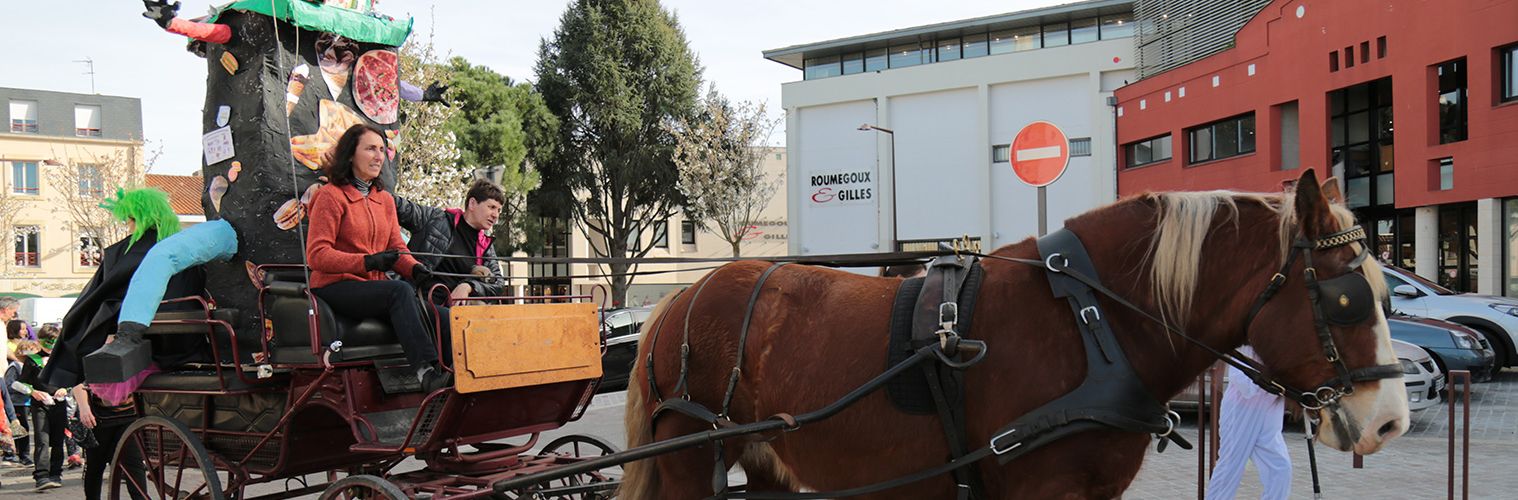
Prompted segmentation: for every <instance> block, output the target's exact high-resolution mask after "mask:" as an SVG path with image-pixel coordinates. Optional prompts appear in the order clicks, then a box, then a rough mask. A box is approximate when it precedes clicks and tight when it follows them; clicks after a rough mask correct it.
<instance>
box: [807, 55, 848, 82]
mask: <svg viewBox="0 0 1518 500" xmlns="http://www.w3.org/2000/svg"><path fill="white" fill-rule="evenodd" d="M841 74H843V70H842V68H840V67H839V66H838V56H827V57H813V58H809V59H807V60H806V74H805V76H804V78H805V79H807V80H816V79H818V78H827V77H830V76H838V75H841Z"/></svg>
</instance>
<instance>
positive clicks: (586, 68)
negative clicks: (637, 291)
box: [536, 0, 701, 304]
mask: <svg viewBox="0 0 1518 500" xmlns="http://www.w3.org/2000/svg"><path fill="white" fill-rule="evenodd" d="M536 72H537V77H538V82H537V88H538V91H539V92H540V93H541V94H542V95H543V100H544V101H545V102H546V103H547V105H548V109H549V110H550V111H552V112H553V114H554V115H556V116H558V117H559V125H558V128H557V133H556V134H555V136H556V138H555V141H554V142H553V143H552V144H551V145H549V149H547V150H546V152H545V153H546V154H545V155H544V156H543V157H542V158H541V162H540V163H538V165H537V166H538V168H539V169H541V171H542V173H543V181H544V184H543V189H542V191H543V192H541V193H539V194H540V195H541V196H539V197H537V199H536V201H538V202H539V203H540V206H539V207H538V210H539V211H540V213H543V214H545V215H549V216H567V217H569V218H571V219H573V221H574V223H575V225H576V226H578V227H579V228H580V229H582V230H583V231H584V233H585V234H586V236H587V237H589V238H590V239H591V240H592V241H591V245H590V246H591V250H592V252H593V253H594V254H596V255H598V256H604V257H611V258H622V259H628V258H640V257H643V256H645V255H647V254H648V252H649V250H650V249H651V248H653V242H652V241H651V238H645V237H644V233H645V232H649V230H651V229H652V228H653V227H654V226H655V224H659V223H663V222H665V220H666V219H668V218H669V217H670V216H672V215H674V214H675V213H676V212H678V211H679V210H680V207H681V206H682V204H683V203H684V201H685V200H684V196H683V195H682V194H681V193H680V190H679V188H678V185H677V184H678V182H677V181H678V178H679V175H678V173H677V169H676V168H675V162H674V156H675V153H674V151H675V139H674V137H673V136H672V134H671V133H670V132H669V130H668V129H667V128H666V127H665V125H666V124H668V123H670V122H672V121H679V120H682V119H686V118H688V117H691V116H693V115H694V113H695V110H696V101H697V97H698V94H699V86H700V82H701V68H700V65H699V63H698V62H697V61H696V56H695V54H694V53H693V52H691V50H690V47H689V45H688V44H687V43H686V40H685V33H684V32H683V31H682V30H681V29H680V25H679V22H678V20H677V19H676V18H675V15H674V14H672V13H670V12H669V11H667V10H665V9H664V8H663V7H662V6H660V5H659V3H658V2H657V1H653V0H576V1H574V2H572V3H571V4H570V6H569V8H568V9H566V10H565V11H564V15H563V17H561V18H560V21H559V27H558V29H556V30H555V31H554V33H553V36H552V38H551V39H545V40H543V42H542V43H541V45H540V46H539V48H538V63H537V68H536ZM608 267H609V268H610V276H609V278H608V281H609V282H610V284H611V295H612V300H613V302H614V303H617V304H621V303H625V301H626V298H627V289H628V285H629V284H630V279H629V277H628V276H627V275H626V274H625V273H627V272H628V271H629V270H630V269H633V266H631V265H629V264H625V263H623V264H611V265H609V266H608Z"/></svg>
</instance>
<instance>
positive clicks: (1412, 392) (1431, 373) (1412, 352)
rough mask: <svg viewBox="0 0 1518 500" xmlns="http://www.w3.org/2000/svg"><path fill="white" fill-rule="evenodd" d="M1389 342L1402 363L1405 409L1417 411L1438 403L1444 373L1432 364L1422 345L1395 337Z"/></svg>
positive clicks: (1442, 392)
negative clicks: (1405, 389)
mask: <svg viewBox="0 0 1518 500" xmlns="http://www.w3.org/2000/svg"><path fill="white" fill-rule="evenodd" d="M1391 342H1392V347H1393V348H1395V349H1396V351H1397V361H1398V362H1399V363H1401V364H1402V383H1403V384H1406V385H1407V409H1408V410H1412V411H1417V410H1422V409H1424V408H1428V407H1430V406H1434V405H1437V404H1439V401H1440V400H1442V399H1443V394H1444V374H1443V373H1441V372H1440V371H1439V367H1438V366H1435V365H1434V359H1433V358H1430V357H1429V356H1428V352H1427V351H1424V350H1423V348H1422V347H1418V346H1415V345H1412V344H1409V343H1407V342H1403V341H1400V340H1396V339H1392V341H1391Z"/></svg>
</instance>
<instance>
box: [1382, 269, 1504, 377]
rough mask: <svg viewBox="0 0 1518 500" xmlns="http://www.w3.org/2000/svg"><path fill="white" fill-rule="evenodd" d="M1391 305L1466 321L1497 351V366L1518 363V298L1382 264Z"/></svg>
mask: <svg viewBox="0 0 1518 500" xmlns="http://www.w3.org/2000/svg"><path fill="white" fill-rule="evenodd" d="M1382 269H1384V274H1385V276H1386V286H1387V287H1388V288H1390V289H1391V307H1392V309H1393V310H1395V311H1397V312H1400V313H1402V314H1407V315H1412V316H1423V317H1425V318H1434V319H1442V320H1444V321H1448V322H1451V323H1456V324H1460V325H1464V326H1465V327H1467V328H1470V329H1472V330H1475V331H1476V332H1477V333H1480V334H1481V336H1483V337H1485V338H1486V340H1487V342H1488V343H1490V344H1491V345H1492V350H1494V351H1496V354H1497V369H1499V370H1500V369H1501V368H1502V367H1504V366H1515V365H1518V355H1515V354H1514V353H1515V352H1518V350H1515V349H1514V345H1515V344H1518V342H1515V339H1518V300H1515V299H1512V298H1508V297H1498V296H1494V295H1479V294H1474V293H1459V292H1455V291H1452V290H1450V289H1448V288H1444V287H1442V286H1439V285H1438V284H1436V283H1434V282H1432V281H1429V280H1427V279H1424V278H1423V277H1422V276H1418V275H1416V274H1413V273H1411V272H1409V271H1407V270H1406V269H1401V268H1398V267H1394V266H1389V265H1382Z"/></svg>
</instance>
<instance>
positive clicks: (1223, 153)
mask: <svg viewBox="0 0 1518 500" xmlns="http://www.w3.org/2000/svg"><path fill="white" fill-rule="evenodd" d="M1187 134H1189V136H1188V139H1189V142H1191V163H1201V162H1204V161H1212V160H1221V159H1223V158H1228V157H1231V156H1238V155H1241V154H1247V153H1253V152H1254V113H1249V114H1247V115H1242V116H1235V117H1233V118H1229V119H1226V120H1221V121H1217V122H1213V123H1209V124H1206V125H1202V126H1200V127H1197V128H1194V129H1191V130H1189V131H1187Z"/></svg>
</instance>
